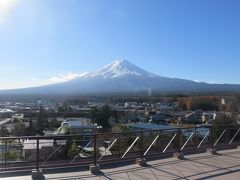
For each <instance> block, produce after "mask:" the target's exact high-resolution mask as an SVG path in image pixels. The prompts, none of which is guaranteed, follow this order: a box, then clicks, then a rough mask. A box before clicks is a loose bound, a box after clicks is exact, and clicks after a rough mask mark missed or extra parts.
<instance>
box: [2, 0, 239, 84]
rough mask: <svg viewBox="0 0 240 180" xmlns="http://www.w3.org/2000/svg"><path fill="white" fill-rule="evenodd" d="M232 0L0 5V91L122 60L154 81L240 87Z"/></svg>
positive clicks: (55, 0) (53, 0)
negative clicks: (151, 75) (175, 79)
mask: <svg viewBox="0 0 240 180" xmlns="http://www.w3.org/2000/svg"><path fill="white" fill-rule="evenodd" d="M239 7H240V1H239V0H181V1H180V0H0V67H1V70H0V89H8V88H19V87H28V86H37V85H42V84H47V83H53V82H57V81H60V80H61V79H71V78H73V77H76V76H77V75H78V73H83V72H92V71H95V70H97V69H99V68H101V67H103V66H105V65H106V64H109V63H111V62H112V61H114V60H116V59H127V60H129V61H131V62H132V63H134V64H136V65H138V66H140V67H142V68H144V69H146V70H148V71H151V72H153V73H155V74H159V75H163V76H168V77H178V78H185V79H191V80H196V81H206V82H210V83H240V78H239V77H240V71H239V67H240V61H239V60H240V21H239V20H240V11H239Z"/></svg>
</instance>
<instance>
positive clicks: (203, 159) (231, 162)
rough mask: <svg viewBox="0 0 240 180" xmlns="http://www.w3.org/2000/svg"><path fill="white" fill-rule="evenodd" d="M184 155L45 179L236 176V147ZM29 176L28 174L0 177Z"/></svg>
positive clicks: (26, 179)
mask: <svg viewBox="0 0 240 180" xmlns="http://www.w3.org/2000/svg"><path fill="white" fill-rule="evenodd" d="M219 153H220V155H211V154H208V153H204V154H196V155H189V156H186V160H178V159H176V158H168V159H161V160H154V161H150V162H148V166H147V167H140V166H138V165H136V164H133V165H128V166H123V167H117V168H112V169H102V170H101V172H102V173H101V175H98V176H97V175H92V174H89V172H88V171H79V172H74V173H73V172H71V173H59V174H45V179H47V180H78V179H79V180H85V179H86V180H88V179H89V180H105V179H106V180H110V179H113V180H115V179H116V180H158V179H161V180H162V179H175V180H180V179H218V180H219V179H220V180H221V179H229V180H235V179H236V180H239V179H240V149H234V150H225V151H219ZM6 179H9V180H30V179H31V177H30V176H22V177H11V178H2V179H1V180H6Z"/></svg>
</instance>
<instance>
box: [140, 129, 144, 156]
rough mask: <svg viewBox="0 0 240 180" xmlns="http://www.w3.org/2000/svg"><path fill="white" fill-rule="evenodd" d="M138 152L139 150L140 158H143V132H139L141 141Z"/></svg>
mask: <svg viewBox="0 0 240 180" xmlns="http://www.w3.org/2000/svg"><path fill="white" fill-rule="evenodd" d="M140 150H141V155H140V158H141V159H142V158H143V132H142V131H141V139H140Z"/></svg>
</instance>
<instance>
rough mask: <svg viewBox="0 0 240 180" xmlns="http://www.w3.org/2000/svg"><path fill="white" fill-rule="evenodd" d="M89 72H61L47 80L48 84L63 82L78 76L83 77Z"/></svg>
mask: <svg viewBox="0 0 240 180" xmlns="http://www.w3.org/2000/svg"><path fill="white" fill-rule="evenodd" d="M86 74H87V73H86V72H85V73H73V72H69V73H67V74H59V75H57V76H54V77H51V78H49V79H48V80H47V84H55V83H61V82H65V81H69V80H73V79H76V78H78V77H82V76H84V75H86Z"/></svg>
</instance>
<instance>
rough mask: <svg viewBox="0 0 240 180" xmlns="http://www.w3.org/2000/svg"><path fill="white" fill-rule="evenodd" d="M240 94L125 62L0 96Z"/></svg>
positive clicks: (238, 88) (239, 88)
mask: <svg viewBox="0 0 240 180" xmlns="http://www.w3.org/2000/svg"><path fill="white" fill-rule="evenodd" d="M149 91H156V92H178V91H181V92H183V91H184V92H209V91H218V92H220V91H240V85H231V84H207V83H197V82H194V81H190V80H184V79H177V78H167V77H163V76H159V75H155V74H152V73H150V72H148V71H145V70H143V69H141V68H139V67H137V66H136V65H134V64H132V63H130V62H129V61H126V60H117V61H114V62H113V63H111V64H109V65H107V66H105V67H104V68H102V69H100V70H98V71H96V72H93V73H88V74H85V75H83V76H81V77H79V78H77V79H74V80H70V81H67V82H63V83H59V84H52V85H47V86H41V87H34V88H25V89H17V90H8V91H0V94H45V95H47V94H49V95H52V94H72V95H73V94H91V93H108V92H109V93H119V92H131V93H134V92H149Z"/></svg>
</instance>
